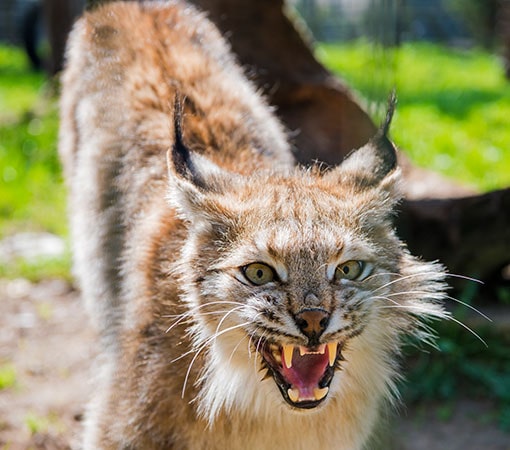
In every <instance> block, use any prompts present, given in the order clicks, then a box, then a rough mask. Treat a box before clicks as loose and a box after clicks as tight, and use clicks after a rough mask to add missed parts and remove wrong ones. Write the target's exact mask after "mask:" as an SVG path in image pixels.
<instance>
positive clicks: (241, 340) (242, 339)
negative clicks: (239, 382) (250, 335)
mask: <svg viewBox="0 0 510 450" xmlns="http://www.w3.org/2000/svg"><path fill="white" fill-rule="evenodd" d="M246 338H247V335H244V336H243V337H242V338H241V339H239V342H238V343H237V345H236V346H235V347H234V349H233V350H232V352H231V353H230V357H229V358H228V362H229V364H230V362H232V358H233V357H234V353H235V352H236V351H237V349H238V348H239V346H240V345H241V342H243V341H244V340H245V339H246Z"/></svg>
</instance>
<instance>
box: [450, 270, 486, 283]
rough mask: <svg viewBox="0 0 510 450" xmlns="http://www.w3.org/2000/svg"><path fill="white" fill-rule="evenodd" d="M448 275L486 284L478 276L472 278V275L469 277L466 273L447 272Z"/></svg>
mask: <svg viewBox="0 0 510 450" xmlns="http://www.w3.org/2000/svg"><path fill="white" fill-rule="evenodd" d="M446 276H447V277H452V278H460V279H462V280H468V281H474V282H475V283H478V284H485V283H484V282H483V281H482V280H478V279H476V278H472V277H467V276H465V275H458V274H456V273H448V272H447V273H446Z"/></svg>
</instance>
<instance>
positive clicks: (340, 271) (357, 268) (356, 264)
mask: <svg viewBox="0 0 510 450" xmlns="http://www.w3.org/2000/svg"><path fill="white" fill-rule="evenodd" d="M364 268H365V263H364V262H363V261H347V262H344V263H342V264H340V265H339V266H338V267H337V268H336V270H335V280H337V281H339V280H356V279H358V278H359V277H360V276H361V274H362V273H363V269H364Z"/></svg>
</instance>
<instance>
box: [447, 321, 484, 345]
mask: <svg viewBox="0 0 510 450" xmlns="http://www.w3.org/2000/svg"><path fill="white" fill-rule="evenodd" d="M448 320H452V321H453V322H455V323H456V324H458V325H460V326H461V327H463V328H465V329H466V330H468V331H469V332H470V333H471V334H472V335H473V336H475V337H477V338H478V339H479V341H480V342H481V343H482V344H483V345H485V347H486V348H489V346H488V345H487V342H485V341H484V340H483V339H482V338H481V337H480V336H479V335H478V334H476V333H475V332H474V331H473V330H472V329H471V328H469V327H468V326H467V325H466V324H464V323H462V322H461V321H460V320H457V319H456V318H455V317H452V316H450V317H448Z"/></svg>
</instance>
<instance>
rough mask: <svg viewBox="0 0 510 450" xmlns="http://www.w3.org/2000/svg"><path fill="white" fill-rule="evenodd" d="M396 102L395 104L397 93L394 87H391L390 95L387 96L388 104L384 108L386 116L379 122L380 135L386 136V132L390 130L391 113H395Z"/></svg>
mask: <svg viewBox="0 0 510 450" xmlns="http://www.w3.org/2000/svg"><path fill="white" fill-rule="evenodd" d="M396 104H397V94H396V92H395V89H393V90H392V91H391V92H390V95H389V97H388V106H387V109H386V117H385V118H384V121H383V123H382V124H381V127H380V128H379V133H381V135H382V136H387V135H388V132H389V131H390V125H391V119H393V114H394V113H395V106H396Z"/></svg>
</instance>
